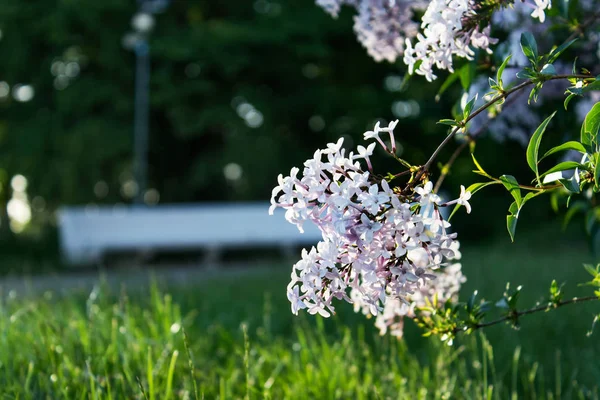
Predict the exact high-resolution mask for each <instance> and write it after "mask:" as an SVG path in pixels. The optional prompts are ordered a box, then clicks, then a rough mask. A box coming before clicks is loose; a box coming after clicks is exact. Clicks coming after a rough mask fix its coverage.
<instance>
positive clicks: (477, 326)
mask: <svg viewBox="0 0 600 400" xmlns="http://www.w3.org/2000/svg"><path fill="white" fill-rule="evenodd" d="M592 300H600V298H599V297H598V296H587V297H573V298H572V299H569V300H565V301H560V302H558V303H548V304H546V305H544V306H538V307H534V308H530V309H528V310H520V311H519V310H515V311H512V312H510V313H509V314H508V315H506V316H504V317H501V318H498V319H495V320H493V321H490V322H482V323H478V324H474V325H468V326H467V325H465V326H462V327H456V328H454V330H453V333H458V332H461V331H465V330H467V329H471V330H475V329H481V328H486V327H488V326H492V325H497V324H500V323H502V322H505V321H508V320H511V319H516V318H519V317H520V316H522V315H527V314H533V313H536V312H540V311H549V310H551V309H556V308H559V307H562V306H566V305H568V304H575V303H583V302H586V301H592Z"/></svg>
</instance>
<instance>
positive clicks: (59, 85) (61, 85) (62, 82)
mask: <svg viewBox="0 0 600 400" xmlns="http://www.w3.org/2000/svg"><path fill="white" fill-rule="evenodd" d="M68 86H69V78H67V76H66V75H59V76H57V77H56V78H54V89H56V90H65V89H66V88H67V87H68Z"/></svg>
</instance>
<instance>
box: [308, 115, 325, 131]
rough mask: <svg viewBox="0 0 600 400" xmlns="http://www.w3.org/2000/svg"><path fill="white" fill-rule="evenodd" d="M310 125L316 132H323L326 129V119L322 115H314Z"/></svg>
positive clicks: (309, 121)
mask: <svg viewBox="0 0 600 400" xmlns="http://www.w3.org/2000/svg"><path fill="white" fill-rule="evenodd" d="M308 127H309V128H310V129H311V130H312V131H314V132H321V131H322V130H323V129H325V120H324V119H323V117H321V116H320V115H313V116H312V117H310V118H309V120H308Z"/></svg>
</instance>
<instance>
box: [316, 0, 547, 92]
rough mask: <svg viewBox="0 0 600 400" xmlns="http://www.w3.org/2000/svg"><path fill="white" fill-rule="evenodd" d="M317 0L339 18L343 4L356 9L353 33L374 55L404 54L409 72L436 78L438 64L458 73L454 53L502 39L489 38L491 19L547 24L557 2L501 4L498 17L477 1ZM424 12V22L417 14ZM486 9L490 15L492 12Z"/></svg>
mask: <svg viewBox="0 0 600 400" xmlns="http://www.w3.org/2000/svg"><path fill="white" fill-rule="evenodd" d="M316 3H317V4H318V5H319V6H321V7H322V8H323V9H325V11H327V12H328V13H329V14H331V15H332V16H333V17H337V16H338V14H339V12H340V8H341V7H342V5H347V6H350V7H353V8H354V9H355V10H356V11H357V13H358V14H357V15H356V16H355V17H354V31H355V33H356V35H357V37H358V40H359V41H360V42H361V43H362V45H363V46H364V47H365V48H366V49H367V52H368V53H369V55H370V56H371V57H373V59H375V60H376V61H382V60H387V61H389V62H394V61H396V59H397V58H399V57H402V56H403V59H404V63H405V64H407V65H408V67H409V70H410V72H411V73H412V72H416V73H417V74H420V75H423V76H425V78H426V79H427V80H428V81H433V80H434V79H436V75H435V74H434V73H433V68H434V67H435V68H437V69H442V70H443V69H446V70H449V71H453V67H452V65H453V62H452V58H453V57H460V58H465V59H467V60H471V59H473V56H474V55H475V52H474V50H475V49H481V50H484V51H486V52H488V53H491V52H492V50H491V48H490V46H491V45H493V44H495V43H497V39H494V38H492V37H490V25H489V21H490V19H492V20H493V21H494V24H495V25H498V26H503V25H506V24H508V25H511V24H512V23H513V22H514V21H516V20H519V19H521V18H520V17H521V16H527V18H528V20H529V21H531V20H532V19H538V20H539V21H540V22H541V23H543V22H544V21H545V20H546V11H547V10H549V9H550V8H551V5H552V4H551V0H528V1H523V2H517V3H518V4H515V5H514V8H513V7H508V8H501V9H500V10H497V11H498V12H494V13H493V15H480V14H482V13H481V11H478V10H479V8H478V2H476V1H473V0H431V1H426V0H316ZM423 12H424V14H423V17H422V19H421V22H420V23H419V22H418V21H416V20H415V14H421V13H423ZM485 13H490V14H491V12H490V11H489V10H488V11H485ZM485 13H483V14H485ZM504 20H506V23H505V21H504ZM481 21H487V22H483V23H481ZM419 28H420V29H421V32H419ZM414 38H416V42H414V44H413V40H412V39H414Z"/></svg>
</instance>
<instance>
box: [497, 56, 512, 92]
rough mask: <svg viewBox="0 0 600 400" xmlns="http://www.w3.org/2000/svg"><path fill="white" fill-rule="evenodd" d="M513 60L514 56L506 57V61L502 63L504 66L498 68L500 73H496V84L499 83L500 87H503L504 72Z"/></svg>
mask: <svg viewBox="0 0 600 400" xmlns="http://www.w3.org/2000/svg"><path fill="white" fill-rule="evenodd" d="M511 58H512V54H509V55H508V57H506V58H505V59H504V61H503V62H502V65H500V67H499V68H498V71H497V72H496V82H498V84H499V85H500V87H502V73H503V72H504V69H505V68H506V66H507V65H508V61H510V59H511Z"/></svg>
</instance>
